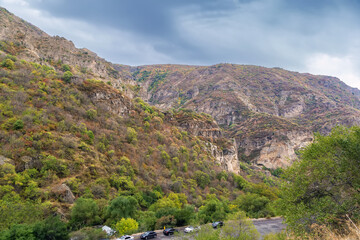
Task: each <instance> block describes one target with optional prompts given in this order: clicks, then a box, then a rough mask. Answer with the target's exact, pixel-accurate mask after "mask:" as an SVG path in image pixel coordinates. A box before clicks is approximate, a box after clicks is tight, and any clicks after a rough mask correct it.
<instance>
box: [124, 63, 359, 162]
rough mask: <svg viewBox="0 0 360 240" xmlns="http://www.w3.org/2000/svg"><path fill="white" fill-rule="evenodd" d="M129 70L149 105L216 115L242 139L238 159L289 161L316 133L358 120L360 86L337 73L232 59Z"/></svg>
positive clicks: (230, 134)
mask: <svg viewBox="0 0 360 240" xmlns="http://www.w3.org/2000/svg"><path fill="white" fill-rule="evenodd" d="M130 72H132V74H133V77H134V79H135V81H136V82H137V84H139V85H141V86H142V90H140V91H139V92H138V94H139V96H141V97H143V98H144V99H146V100H147V101H148V102H149V103H150V104H153V105H155V106H158V107H160V108H165V109H170V108H179V107H182V108H189V109H193V110H194V111H197V112H204V113H207V114H210V115H211V116H213V117H214V118H215V120H216V121H217V122H218V124H219V125H220V126H221V127H223V128H224V129H226V130H228V134H227V135H226V136H228V137H232V138H235V139H236V142H237V147H238V151H239V158H240V159H242V160H246V161H249V162H255V163H257V164H260V165H264V166H266V167H268V168H276V167H284V166H287V165H289V164H291V162H292V161H294V160H295V159H296V154H295V152H296V150H297V149H299V148H301V147H303V146H305V145H306V144H308V143H309V142H311V141H312V132H320V133H322V134H327V133H329V131H330V130H331V129H332V128H333V127H334V126H336V125H346V126H351V125H354V124H359V123H360V111H359V109H360V97H359V96H360V95H359V90H357V89H354V88H351V87H348V86H346V85H345V84H344V83H342V82H341V81H340V80H339V79H337V78H333V77H327V76H314V75H310V74H300V73H296V72H289V71H286V70H283V69H279V68H272V69H269V68H264V67H257V66H242V65H234V64H218V65H214V66H210V67H201V66H179V65H156V66H142V67H136V68H132V69H130ZM289 160H290V161H289Z"/></svg>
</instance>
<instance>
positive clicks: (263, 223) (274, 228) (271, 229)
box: [253, 218, 286, 236]
mask: <svg viewBox="0 0 360 240" xmlns="http://www.w3.org/2000/svg"><path fill="white" fill-rule="evenodd" d="M282 221H283V219H282V218H272V219H255V220H253V223H254V226H255V227H256V229H257V230H258V232H259V233H260V235H261V236H263V235H266V234H268V233H278V232H281V231H282V230H284V229H285V228H286V225H285V224H284V223H283V222H282Z"/></svg>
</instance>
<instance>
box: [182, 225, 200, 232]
mask: <svg viewBox="0 0 360 240" xmlns="http://www.w3.org/2000/svg"><path fill="white" fill-rule="evenodd" d="M200 229H201V227H200V226H198V227H193V226H188V227H186V228H185V229H184V232H185V233H190V232H194V231H198V230H200Z"/></svg>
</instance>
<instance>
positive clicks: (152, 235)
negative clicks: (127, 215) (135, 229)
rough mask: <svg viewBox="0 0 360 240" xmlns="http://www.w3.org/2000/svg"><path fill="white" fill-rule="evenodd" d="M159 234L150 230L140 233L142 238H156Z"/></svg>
mask: <svg viewBox="0 0 360 240" xmlns="http://www.w3.org/2000/svg"><path fill="white" fill-rule="evenodd" d="M156 237H157V234H156V232H154V231H148V232H144V233H143V234H141V235H140V239H150V238H156Z"/></svg>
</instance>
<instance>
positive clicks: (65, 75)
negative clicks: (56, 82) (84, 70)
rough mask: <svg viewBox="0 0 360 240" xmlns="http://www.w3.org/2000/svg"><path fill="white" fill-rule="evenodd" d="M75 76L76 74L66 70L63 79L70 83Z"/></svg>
mask: <svg viewBox="0 0 360 240" xmlns="http://www.w3.org/2000/svg"><path fill="white" fill-rule="evenodd" d="M73 76H74V75H73V74H72V73H71V72H70V71H66V72H64V75H63V76H62V79H63V80H64V82H66V83H70V82H71V78H72V77H73Z"/></svg>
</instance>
